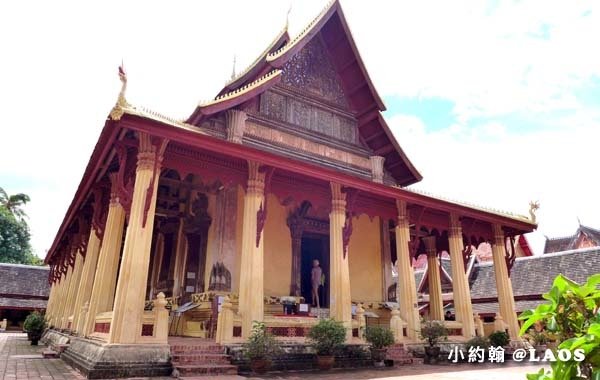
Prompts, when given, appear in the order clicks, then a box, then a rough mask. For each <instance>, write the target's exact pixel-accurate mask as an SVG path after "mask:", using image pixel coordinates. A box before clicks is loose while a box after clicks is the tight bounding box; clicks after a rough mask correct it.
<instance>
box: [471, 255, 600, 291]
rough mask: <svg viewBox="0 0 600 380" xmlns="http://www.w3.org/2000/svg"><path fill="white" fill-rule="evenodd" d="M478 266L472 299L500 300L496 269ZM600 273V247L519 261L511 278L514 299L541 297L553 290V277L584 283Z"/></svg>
mask: <svg viewBox="0 0 600 380" xmlns="http://www.w3.org/2000/svg"><path fill="white" fill-rule="evenodd" d="M477 267H478V270H477V273H476V274H475V275H474V276H473V277H474V279H473V281H472V283H471V298H473V299H477V298H489V297H497V294H498V293H497V291H496V280H495V278H494V266H493V265H491V264H490V263H483V264H479V265H477ZM598 272H600V247H594V248H585V249H579V250H575V251H567V252H558V253H549V254H545V255H537V256H530V257H523V258H518V259H516V260H515V264H514V266H513V268H512V272H511V277H510V278H511V282H512V286H513V293H514V295H515V296H523V295H541V294H543V293H546V292H547V291H548V290H550V288H551V287H552V282H553V281H554V278H555V277H556V276H558V275H559V274H563V275H564V276H566V277H568V278H570V279H571V280H573V281H575V282H579V283H583V282H585V281H586V280H587V278H588V277H589V276H591V275H593V274H596V273H598Z"/></svg>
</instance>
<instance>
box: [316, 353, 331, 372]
mask: <svg viewBox="0 0 600 380" xmlns="http://www.w3.org/2000/svg"><path fill="white" fill-rule="evenodd" d="M334 362H335V356H333V355H317V366H318V367H319V369H320V370H321V371H328V370H330V369H331V368H333V363H334Z"/></svg>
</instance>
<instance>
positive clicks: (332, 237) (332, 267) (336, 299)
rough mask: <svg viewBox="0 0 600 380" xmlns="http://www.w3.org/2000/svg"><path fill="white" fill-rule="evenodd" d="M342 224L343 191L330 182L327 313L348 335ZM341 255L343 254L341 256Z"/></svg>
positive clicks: (348, 302)
mask: <svg viewBox="0 0 600 380" xmlns="http://www.w3.org/2000/svg"><path fill="white" fill-rule="evenodd" d="M345 223H346V194H345V193H343V192H342V186H341V185H340V184H337V183H333V182H332V183H331V213H330V214H329V272H330V274H329V277H330V279H329V281H330V284H331V285H330V306H329V307H330V309H329V310H330V311H329V315H330V317H331V318H333V319H335V320H336V321H340V322H342V323H343V324H344V326H345V327H346V337H347V338H348V339H350V338H351V337H352V300H351V296H350V271H349V267H348V255H345V254H344V243H343V236H342V230H343V228H344V224H345ZM344 256H345V257H344Z"/></svg>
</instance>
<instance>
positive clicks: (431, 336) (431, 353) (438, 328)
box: [421, 321, 448, 364]
mask: <svg viewBox="0 0 600 380" xmlns="http://www.w3.org/2000/svg"><path fill="white" fill-rule="evenodd" d="M447 337H448V329H447V328H446V326H445V325H444V323H443V322H441V321H425V322H424V323H423V324H422V325H421V339H425V340H426V341H427V343H428V345H427V346H425V360H424V362H425V363H426V364H435V363H437V362H438V358H439V356H440V347H439V346H438V343H439V342H440V341H443V340H446V339H447Z"/></svg>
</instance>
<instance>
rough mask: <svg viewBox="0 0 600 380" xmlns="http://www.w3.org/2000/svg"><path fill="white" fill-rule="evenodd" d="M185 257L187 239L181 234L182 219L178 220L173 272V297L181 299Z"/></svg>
mask: <svg viewBox="0 0 600 380" xmlns="http://www.w3.org/2000/svg"><path fill="white" fill-rule="evenodd" d="M186 256H187V238H186V237H185V233H183V218H180V219H179V228H178V229H177V243H176V244H175V265H174V266H175V269H174V270H173V297H174V298H176V299H177V298H178V297H181V293H182V292H181V287H182V286H183V282H184V281H185V260H186Z"/></svg>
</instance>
